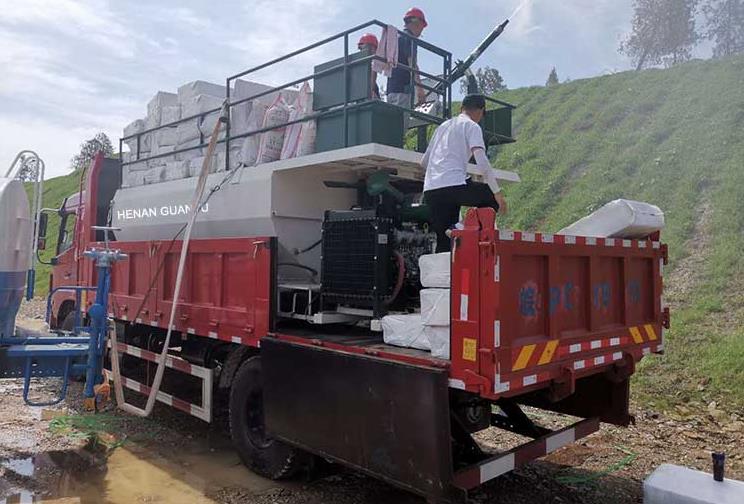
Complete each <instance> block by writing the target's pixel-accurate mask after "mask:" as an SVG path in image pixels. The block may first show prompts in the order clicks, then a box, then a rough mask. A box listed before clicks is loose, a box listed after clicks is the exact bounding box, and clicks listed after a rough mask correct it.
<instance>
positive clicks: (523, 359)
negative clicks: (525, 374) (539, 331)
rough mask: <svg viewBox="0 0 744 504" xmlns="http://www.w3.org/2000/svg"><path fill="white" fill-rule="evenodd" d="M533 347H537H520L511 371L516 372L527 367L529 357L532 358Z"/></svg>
mask: <svg viewBox="0 0 744 504" xmlns="http://www.w3.org/2000/svg"><path fill="white" fill-rule="evenodd" d="M535 347H537V345H525V346H523V347H522V350H520V352H519V356H518V357H517V360H516V362H515V363H514V367H512V371H518V370H520V369H524V368H526V367H527V363H528V362H529V361H530V357H532V353H533V352H534V351H535Z"/></svg>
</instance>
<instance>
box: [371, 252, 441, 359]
mask: <svg viewBox="0 0 744 504" xmlns="http://www.w3.org/2000/svg"><path fill="white" fill-rule="evenodd" d="M450 260H451V255H450V253H449V252H445V253H441V254H426V255H422V256H421V257H420V258H419V271H420V274H421V285H422V286H423V287H424V288H423V289H421V313H412V314H405V315H386V316H385V317H383V318H382V336H383V341H384V342H385V343H387V344H388V345H395V346H401V347H407V348H416V349H418V350H429V351H431V355H432V357H437V358H440V359H449V358H450Z"/></svg>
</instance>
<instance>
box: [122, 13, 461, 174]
mask: <svg viewBox="0 0 744 504" xmlns="http://www.w3.org/2000/svg"><path fill="white" fill-rule="evenodd" d="M387 26H388V25H386V24H384V23H382V22H381V21H378V20H372V21H368V22H366V23H363V24H360V25H358V26H355V27H353V28H350V29H348V30H345V31H343V32H340V33H337V34H335V35H333V36H331V37H328V38H326V39H323V40H321V41H319V42H316V43H314V44H310V45H308V46H306V47H303V48H301V49H298V50H296V51H293V52H291V53H289V54H286V55H284V56H281V57H278V58H275V59H273V60H271V61H269V62H266V63H263V64H261V65H258V66H255V67H253V68H250V69H248V70H245V71H243V72H240V73H237V74H235V75H232V76H230V77H228V78H227V79H226V85H225V90H226V91H225V92H226V96H225V99H226V101H227V103H228V109H229V111H230V114H229V115H230V117H232V111H233V109H234V108H235V107H237V106H239V105H241V104H244V103H247V102H250V101H253V100H256V99H259V98H262V97H265V96H268V95H272V94H275V93H279V92H281V91H284V90H287V89H290V88H295V87H297V86H299V85H301V84H303V83H305V82H308V81H313V80H315V79H318V78H321V77H324V76H328V75H331V74H333V73H335V72H338V71H339V70H340V69H342V70H343V75H344V79H343V95H344V96H343V101H342V103H341V104H340V105H338V106H334V107H330V108H328V109H325V110H317V111H315V110H314V111H313V112H312V113H309V114H307V115H304V116H303V117H300V118H298V119H294V120H288V121H286V122H283V123H281V124H278V125H273V126H267V127H261V128H257V129H253V130H251V131H247V132H244V133H239V134H232V132H231V121H228V122H227V126H226V130H225V135H224V138H220V139H218V141H217V144H218V145H222V144H224V146H225V170H228V169H229V168H230V166H231V164H230V163H231V160H230V154H231V149H230V146H231V143H232V142H234V141H237V140H240V139H246V138H248V137H251V136H255V135H260V134H262V133H266V132H268V131H272V130H277V129H282V128H286V127H288V126H291V125H294V124H298V123H302V122H306V121H314V120H318V119H320V118H323V117H325V116H328V115H331V114H338V113H339V112H342V113H343V139H344V140H343V146H344V147H348V146H349V113H350V112H352V111H354V110H355V109H358V108H361V107H363V106H365V105H367V104H369V103H370V102H374V101H376V100H375V99H374V98H373V97H372V96H369V97H367V98H366V99H362V100H358V99H356V100H352V99H351V98H350V84H349V68H350V67H351V66H357V65H363V64H369V65H372V62H373V61H384V58H382V57H380V56H377V55H375V54H369V55H365V56H362V57H358V58H354V59H353V60H352V59H351V58H350V57H351V56H352V53H351V52H350V45H349V39H350V36H351V35H353V34H354V33H357V32H360V31H362V30H364V29H367V28H370V27H379V28H381V29H383V30H384V29H385V28H386V27H387ZM398 36H399V37H405V38H407V39H409V40H410V42H411V44H412V47H413V51H412V54H413V56H414V57H413V61H412V65H411V66H408V65H405V64H400V63H399V64H398V65H397V67H398V68H401V69H403V70H405V71H407V72H410V76H411V77H410V89H411V90H412V92H411V103H410V108H407V107H401V106H399V105H395V104H389V103H388V104H387V106H388V107H393V108H395V109H399V110H402V111H403V112H404V113H405V114H406V115H408V116H410V117H411V118H415V119H418V120H419V122H418V125H417V128H418V129H419V132H420V134H419V145H418V147H417V148H418V150H423V149H424V148H425V147H426V146H425V145H421V142H422V139H423V142H424V143H425V141H426V135H425V134H421V133H425V130H426V127H427V126H428V125H431V124H439V123H441V122H442V121H443V120H445V119H447V118H449V117H450V116H451V110H452V90H451V88H452V83H451V82H450V80H449V77H450V75H451V72H452V54H451V53H450V52H448V51H446V50H444V49H442V48H440V47H437V46H435V45H434V44H431V43H429V42H426V41H423V40H420V39H417V38H415V37H412V36H411V35H409V34H407V33H406V32H403V31H398ZM340 40H342V41H343V61H342V62H341V63H340V64H339V65H335V66H333V67H330V68H325V69H323V70H321V71H314V72H313V73H312V74H309V75H305V76H303V77H300V78H297V79H294V80H291V81H289V82H286V83H285V84H282V85H279V86H275V87H272V88H270V89H267V90H264V91H261V92H258V93H255V94H253V95H252V96H248V97H244V98H240V99H237V100H231V98H232V97H231V95H230V94H231V86H232V85H233V83H234V82H235V81H236V80H238V79H240V78H243V77H246V76H248V75H251V74H255V73H256V72H259V71H262V70H267V69H272V68H275V67H277V66H278V65H280V64H281V63H284V62H286V61H288V60H290V59H292V58H295V57H297V56H300V55H302V54H305V53H308V52H310V51H312V50H315V49H318V48H321V47H323V46H327V45H329V44H332V43H334V42H337V41H340ZM419 49H421V50H424V51H427V52H429V53H431V54H433V55H435V56H436V57H437V58H440V59H441V65H442V67H441V68H442V74H441V75H434V74H432V73H429V72H425V71H422V70H420V69H419V68H418V64H417V63H418V62H417V60H418V59H419V58H418V56H417V55H418V52H419ZM417 77H419V78H426V79H429V80H430V81H432V82H434V83H435V84H434V85H433V86H431V85H428V84H424V83H423V82H419V79H417ZM416 87H420V88H423V89H424V90H425V91H427V92H428V94H429V96H431V95H432V94H434V95H435V96H436V97H437V98H436V99H437V100H439V101H440V103H441V105H442V108H441V109H442V114H441V115H433V114H428V113H426V112H423V111H419V110H416V109H415V105H416V102H415V96H416V93H415V88H416ZM220 110H221V108H220V107H218V108H214V109H210V110H207V111H204V112H200V113H198V114H193V115H190V116H188V117H184V118H181V119H179V120H177V121H173V122H169V123H167V124H162V125H160V126H157V127H154V128H149V129H145V130H143V131H141V132H138V133H135V134H133V135H129V136H125V137H122V138H121V139H120V140H119V153H120V159H122V165H124V166H126V165H130V164H134V163H140V162H143V161H149V160H155V159H159V158H168V157H172V156H175V155H178V154H183V153H185V152H188V151H192V150H196V149H201V148H204V147H206V146H207V142H206V141H205V134H204V132H202V131H201V128H199V125H201V124H202V123H203V122H204V120H205V119H206V118H207V117H208V116H210V115H214V114H219V112H220ZM189 121H195V122H196V125H197V128H198V129H199V132H200V133H199V144H198V145H189V146H186V147H183V148H177V149H174V150H172V151H168V152H159V153H157V154H154V155H148V156H143V155H142V152H143V149H142V141H143V138H144V137H145V136H146V135H153V134H154V133H156V132H158V131H160V130H163V129H165V128H173V127H177V126H178V125H180V124H185V123H188V122H189ZM133 139H134V140H135V142H134V149H132V151H130V154H129V158H128V160H124V157H122V156H123V145H124V143H128V141H131V140H133Z"/></svg>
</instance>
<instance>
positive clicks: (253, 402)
mask: <svg viewBox="0 0 744 504" xmlns="http://www.w3.org/2000/svg"><path fill="white" fill-rule="evenodd" d="M229 413H230V437H231V438H232V441H233V445H234V446H235V449H236V450H237V452H238V455H239V456H240V459H241V460H242V461H243V463H244V464H245V465H246V466H247V467H248V468H249V469H250V470H251V471H253V472H254V473H256V474H258V475H260V476H264V477H266V478H271V479H285V478H290V477H292V476H293V475H294V474H296V473H297V471H298V470H299V469H300V468H301V467H302V466H303V464H304V454H303V453H302V452H300V451H299V450H297V449H295V448H292V447H291V446H289V445H287V444H285V443H282V442H281V441H278V440H276V439H272V438H270V437H268V436H267V435H266V431H265V429H264V411H263V382H262V375H261V358H260V357H259V356H254V357H251V358H249V359H247V360H246V361H245V362H243V364H241V366H240V369H238V372H237V373H236V374H235V379H234V380H233V383H232V387H230V412H229Z"/></svg>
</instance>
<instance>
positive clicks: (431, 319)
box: [420, 289, 450, 326]
mask: <svg viewBox="0 0 744 504" xmlns="http://www.w3.org/2000/svg"><path fill="white" fill-rule="evenodd" d="M420 295H421V318H422V319H423V321H424V325H427V326H448V325H450V290H449V289H421V293H420Z"/></svg>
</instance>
